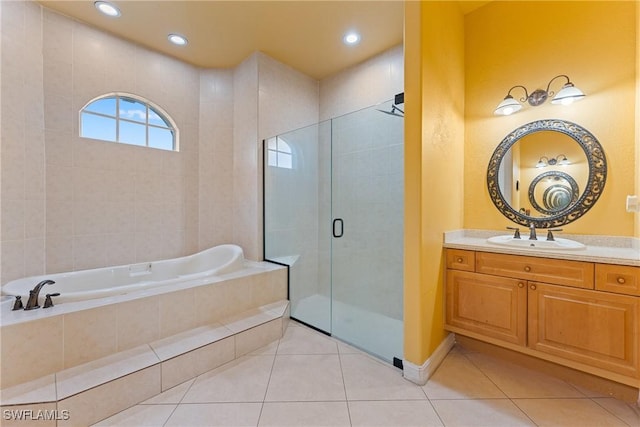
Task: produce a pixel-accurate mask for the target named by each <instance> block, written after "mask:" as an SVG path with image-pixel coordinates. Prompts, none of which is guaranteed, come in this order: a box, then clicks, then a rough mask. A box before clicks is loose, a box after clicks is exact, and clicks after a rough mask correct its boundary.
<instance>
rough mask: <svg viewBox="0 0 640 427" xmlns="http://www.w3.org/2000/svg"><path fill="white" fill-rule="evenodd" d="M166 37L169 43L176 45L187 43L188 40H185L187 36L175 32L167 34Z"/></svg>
mask: <svg viewBox="0 0 640 427" xmlns="http://www.w3.org/2000/svg"><path fill="white" fill-rule="evenodd" d="M167 38H168V39H169V41H170V42H171V43H173V44H175V45H178V46H184V45H186V44H187V43H189V40H187V38H186V37H185V36H182V35H180V34H176V33H172V34H169V35H168V36H167Z"/></svg>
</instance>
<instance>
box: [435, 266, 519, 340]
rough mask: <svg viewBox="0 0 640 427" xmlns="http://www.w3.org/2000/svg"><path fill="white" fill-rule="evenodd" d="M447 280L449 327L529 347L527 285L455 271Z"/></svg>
mask: <svg viewBox="0 0 640 427" xmlns="http://www.w3.org/2000/svg"><path fill="white" fill-rule="evenodd" d="M446 280H447V282H446V300H447V303H446V304H447V306H446V323H447V325H449V326H453V327H455V328H460V329H463V330H467V331H472V332H477V333H480V334H483V335H485V336H488V337H493V338H497V339H500V340H504V341H507V342H510V343H515V344H520V345H525V344H526V339H527V336H526V334H527V332H526V328H527V323H526V322H527V287H526V282H525V281H523V280H518V279H511V278H506V277H496V276H488V275H484V274H477V273H470V272H466V271H455V270H449V271H447V279H446ZM458 332H460V331H458Z"/></svg>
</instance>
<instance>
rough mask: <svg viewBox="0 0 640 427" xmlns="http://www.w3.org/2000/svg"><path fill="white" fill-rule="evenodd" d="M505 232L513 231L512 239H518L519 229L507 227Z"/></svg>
mask: <svg viewBox="0 0 640 427" xmlns="http://www.w3.org/2000/svg"><path fill="white" fill-rule="evenodd" d="M507 230H515V232H514V233H513V238H514V239H519V238H520V229H519V228H518V227H507Z"/></svg>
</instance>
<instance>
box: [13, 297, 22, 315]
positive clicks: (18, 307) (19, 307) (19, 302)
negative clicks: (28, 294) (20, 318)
mask: <svg viewBox="0 0 640 427" xmlns="http://www.w3.org/2000/svg"><path fill="white" fill-rule="evenodd" d="M23 308H24V305H22V297H21V296H20V295H16V302H14V303H13V308H12V309H11V311H15V310H22V309H23Z"/></svg>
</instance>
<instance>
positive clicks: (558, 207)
mask: <svg viewBox="0 0 640 427" xmlns="http://www.w3.org/2000/svg"><path fill="white" fill-rule="evenodd" d="M528 193H529V203H531V206H532V207H533V208H534V209H535V210H536V211H537V212H540V213H542V214H545V215H556V214H558V213H559V212H562V211H564V210H566V209H569V208H571V206H573V204H574V203H576V202H577V201H578V197H579V195H580V190H579V188H578V183H577V182H576V181H575V180H574V179H573V177H571V175H569V174H567V173H564V172H561V171H547V172H543V173H541V174H540V175H538V176H536V177H535V178H534V179H533V181H531V185H530V186H529V192H528ZM523 209H524V208H523ZM521 212H522V210H521ZM528 215H529V214H528Z"/></svg>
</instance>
